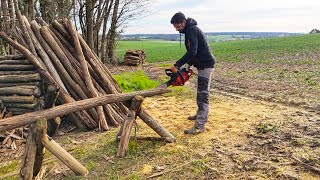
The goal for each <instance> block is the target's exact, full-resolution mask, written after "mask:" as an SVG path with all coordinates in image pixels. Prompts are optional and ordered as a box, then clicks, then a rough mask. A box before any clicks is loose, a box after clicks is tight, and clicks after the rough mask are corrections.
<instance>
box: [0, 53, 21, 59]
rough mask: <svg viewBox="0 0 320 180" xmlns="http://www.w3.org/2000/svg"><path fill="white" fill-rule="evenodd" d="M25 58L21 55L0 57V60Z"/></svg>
mask: <svg viewBox="0 0 320 180" xmlns="http://www.w3.org/2000/svg"><path fill="white" fill-rule="evenodd" d="M23 59H26V57H25V56H24V55H22V54H16V55H5V56H0V60H23Z"/></svg>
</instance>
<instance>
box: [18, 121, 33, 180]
mask: <svg viewBox="0 0 320 180" xmlns="http://www.w3.org/2000/svg"><path fill="white" fill-rule="evenodd" d="M34 129H35V125H34V124H32V125H31V126H30V128H29V131H28V138H27V143H26V146H25V150H24V154H23V158H22V164H21V170H20V177H21V178H22V179H27V180H32V179H33V166H34V161H35V156H36V149H37V146H36V142H35V133H34Z"/></svg>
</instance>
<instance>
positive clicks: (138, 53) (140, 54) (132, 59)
mask: <svg viewBox="0 0 320 180" xmlns="http://www.w3.org/2000/svg"><path fill="white" fill-rule="evenodd" d="M145 58H146V54H145V52H144V51H143V50H128V51H127V52H126V54H125V55H124V64H126V65H130V66H138V65H140V64H144V63H145Z"/></svg>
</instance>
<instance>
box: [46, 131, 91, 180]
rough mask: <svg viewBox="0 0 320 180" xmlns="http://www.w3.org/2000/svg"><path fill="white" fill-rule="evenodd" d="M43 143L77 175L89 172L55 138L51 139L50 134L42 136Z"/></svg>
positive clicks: (84, 174)
mask: <svg viewBox="0 0 320 180" xmlns="http://www.w3.org/2000/svg"><path fill="white" fill-rule="evenodd" d="M42 144H43V146H44V147H45V148H47V149H48V150H49V151H50V152H51V153H52V154H53V155H55V156H56V157H57V158H58V159H59V160H61V161H62V162H63V163H64V164H65V165H67V166H68V167H69V168H70V169H71V170H72V171H73V172H74V173H76V174H77V175H81V176H86V175H87V174H88V173H89V171H88V170H87V169H86V168H85V167H84V166H83V165H82V164H80V163H79V162H78V161H77V160H76V159H75V158H74V157H72V156H71V155H70V154H69V153H68V152H67V151H66V150H64V149H63V148H62V147H61V146H60V145H59V144H57V143H56V142H55V141H54V140H53V139H49V138H48V136H45V137H43V138H42Z"/></svg>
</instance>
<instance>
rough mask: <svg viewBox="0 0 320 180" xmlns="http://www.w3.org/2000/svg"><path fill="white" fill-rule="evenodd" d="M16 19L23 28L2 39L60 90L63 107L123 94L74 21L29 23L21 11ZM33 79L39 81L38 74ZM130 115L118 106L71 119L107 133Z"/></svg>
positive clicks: (89, 110)
mask: <svg viewBox="0 0 320 180" xmlns="http://www.w3.org/2000/svg"><path fill="white" fill-rule="evenodd" d="M16 15H17V19H18V21H19V24H20V26H19V27H15V28H14V29H11V30H10V31H8V32H7V33H5V32H0V37H1V38H2V39H3V40H5V41H6V42H8V43H9V44H10V45H11V46H13V47H14V48H15V49H16V50H18V51H19V52H20V53H22V54H23V55H24V56H25V57H26V58H27V59H28V60H29V61H30V62H31V63H32V65H33V67H34V68H36V69H37V71H38V72H39V73H40V75H41V76H42V78H43V79H44V80H45V81H46V82H47V83H48V84H54V85H56V86H57V87H58V88H59V89H60V91H59V96H58V100H59V102H60V103H61V104H65V103H72V102H75V101H78V100H82V99H88V98H93V97H99V96H103V95H106V94H119V93H121V90H120V87H119V85H118V84H117V83H116V81H115V79H114V78H113V77H112V75H111V73H110V71H109V70H108V69H107V67H106V66H104V65H103V64H102V62H101V61H100V59H99V58H98V57H97V56H96V54H94V53H93V52H92V51H91V49H90V48H89V46H88V45H87V44H86V42H85V41H84V39H83V38H82V37H81V35H80V34H79V33H78V32H77V31H76V29H75V28H74V26H73V25H72V23H71V21H69V20H67V19H64V20H61V21H54V22H53V23H52V24H51V25H48V24H46V23H45V22H43V21H39V23H40V24H41V25H39V24H38V22H36V21H31V22H29V21H28V20H27V18H26V17H25V16H22V15H21V14H20V12H19V11H17V12H16ZM30 68H31V67H30ZM34 76H35V77H33V76H32V77H30V78H34V79H35V80H38V79H39V75H38V74H34ZM29 101H30V102H31V99H30V100H29ZM128 112H129V110H128V108H127V107H126V106H125V105H124V104H123V103H121V102H119V103H113V104H106V105H103V106H98V107H96V108H91V109H88V110H82V111H79V112H75V113H73V114H71V115H70V117H71V119H72V120H73V121H74V122H75V123H76V124H77V126H80V127H87V128H88V129H94V128H97V127H99V128H100V129H102V130H107V129H108V128H109V125H113V126H118V125H119V124H120V123H121V122H122V121H123V120H124V118H125V117H126V116H127V114H128Z"/></svg>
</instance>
